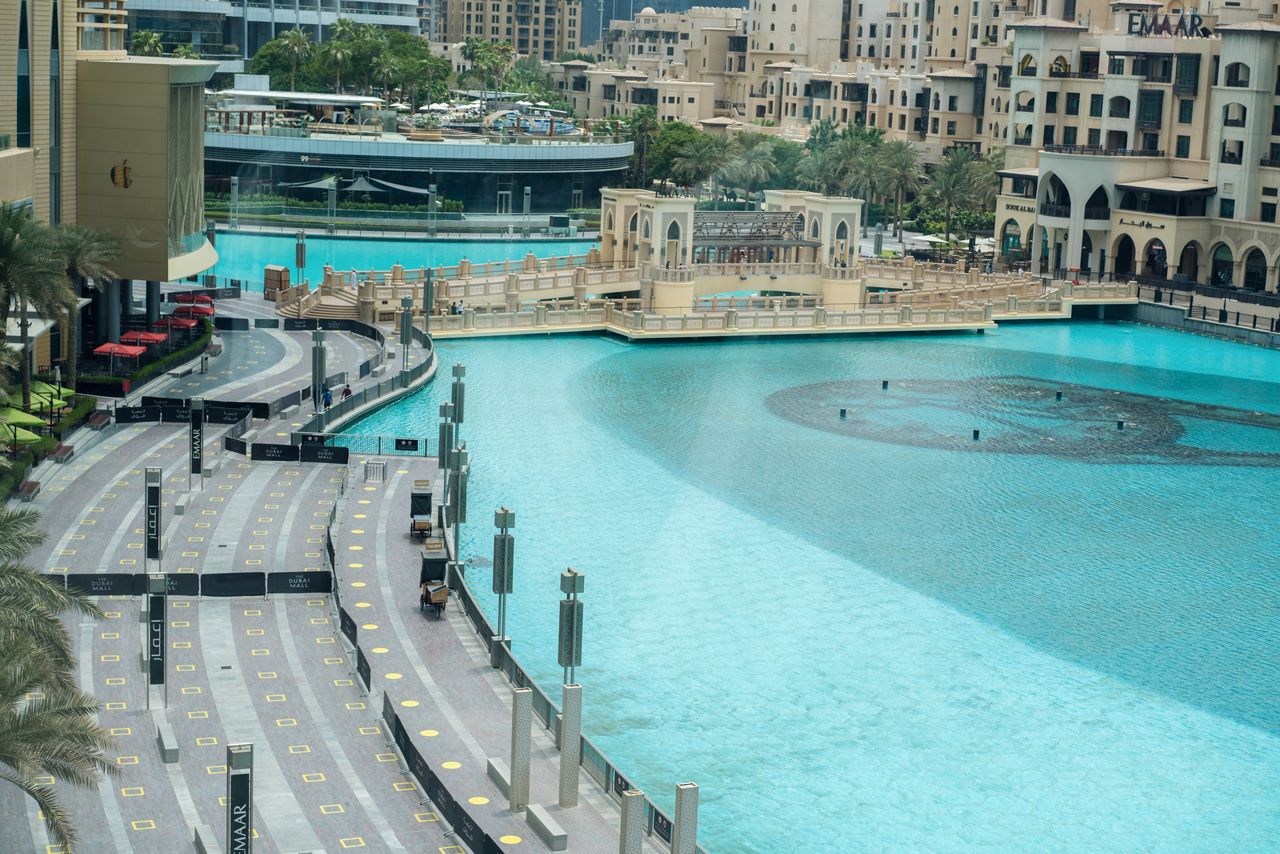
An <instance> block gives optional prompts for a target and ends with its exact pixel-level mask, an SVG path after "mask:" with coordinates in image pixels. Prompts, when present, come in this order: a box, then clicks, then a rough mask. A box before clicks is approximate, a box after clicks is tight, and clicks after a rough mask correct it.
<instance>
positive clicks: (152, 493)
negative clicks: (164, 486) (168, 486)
mask: <svg viewBox="0 0 1280 854" xmlns="http://www.w3.org/2000/svg"><path fill="white" fill-rule="evenodd" d="M163 473H164V472H163V469H158V468H150V467H149V468H148V469H147V472H146V480H145V483H146V491H147V511H146V512H147V517H146V519H147V521H146V539H147V560H154V561H155V562H156V569H157V570H159V569H160V566H159V564H160V555H161V549H160V524H161V522H160V484H161V482H162V475H163Z"/></svg>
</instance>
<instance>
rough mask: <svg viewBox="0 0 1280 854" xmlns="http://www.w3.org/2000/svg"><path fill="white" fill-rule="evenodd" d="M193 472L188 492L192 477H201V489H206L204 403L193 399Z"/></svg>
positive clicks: (189, 488)
mask: <svg viewBox="0 0 1280 854" xmlns="http://www.w3.org/2000/svg"><path fill="white" fill-rule="evenodd" d="M190 444H191V470H190V471H189V472H188V473H187V490H188V491H190V490H191V477H192V476H193V475H199V476H200V488H201V489H204V401H203V400H201V399H200V398H198V397H193V398H192V399H191V442H190Z"/></svg>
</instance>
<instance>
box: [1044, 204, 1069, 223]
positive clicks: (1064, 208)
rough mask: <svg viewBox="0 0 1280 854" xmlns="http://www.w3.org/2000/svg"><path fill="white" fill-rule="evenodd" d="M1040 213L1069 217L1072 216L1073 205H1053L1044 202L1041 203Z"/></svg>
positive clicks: (1063, 217)
mask: <svg viewBox="0 0 1280 854" xmlns="http://www.w3.org/2000/svg"><path fill="white" fill-rule="evenodd" d="M1040 213H1041V214H1042V215H1044V216H1056V217H1061V218H1062V219H1069V218H1070V217H1071V205H1051V204H1049V203H1048V202H1044V203H1042V204H1041V205H1040Z"/></svg>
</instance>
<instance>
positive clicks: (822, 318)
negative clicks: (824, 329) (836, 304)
mask: <svg viewBox="0 0 1280 854" xmlns="http://www.w3.org/2000/svg"><path fill="white" fill-rule="evenodd" d="M813 325H814V326H826V325H827V310H826V309H825V308H823V307H822V306H818V307H817V308H815V309H814V310H813Z"/></svg>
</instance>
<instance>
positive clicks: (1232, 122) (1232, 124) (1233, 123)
mask: <svg viewBox="0 0 1280 854" xmlns="http://www.w3.org/2000/svg"><path fill="white" fill-rule="evenodd" d="M1222 126H1223V127H1227V128H1242V127H1244V119H1223V120H1222ZM1139 127H1141V125H1139ZM1273 131H1274V128H1273ZM1273 135H1274V133H1273Z"/></svg>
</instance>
